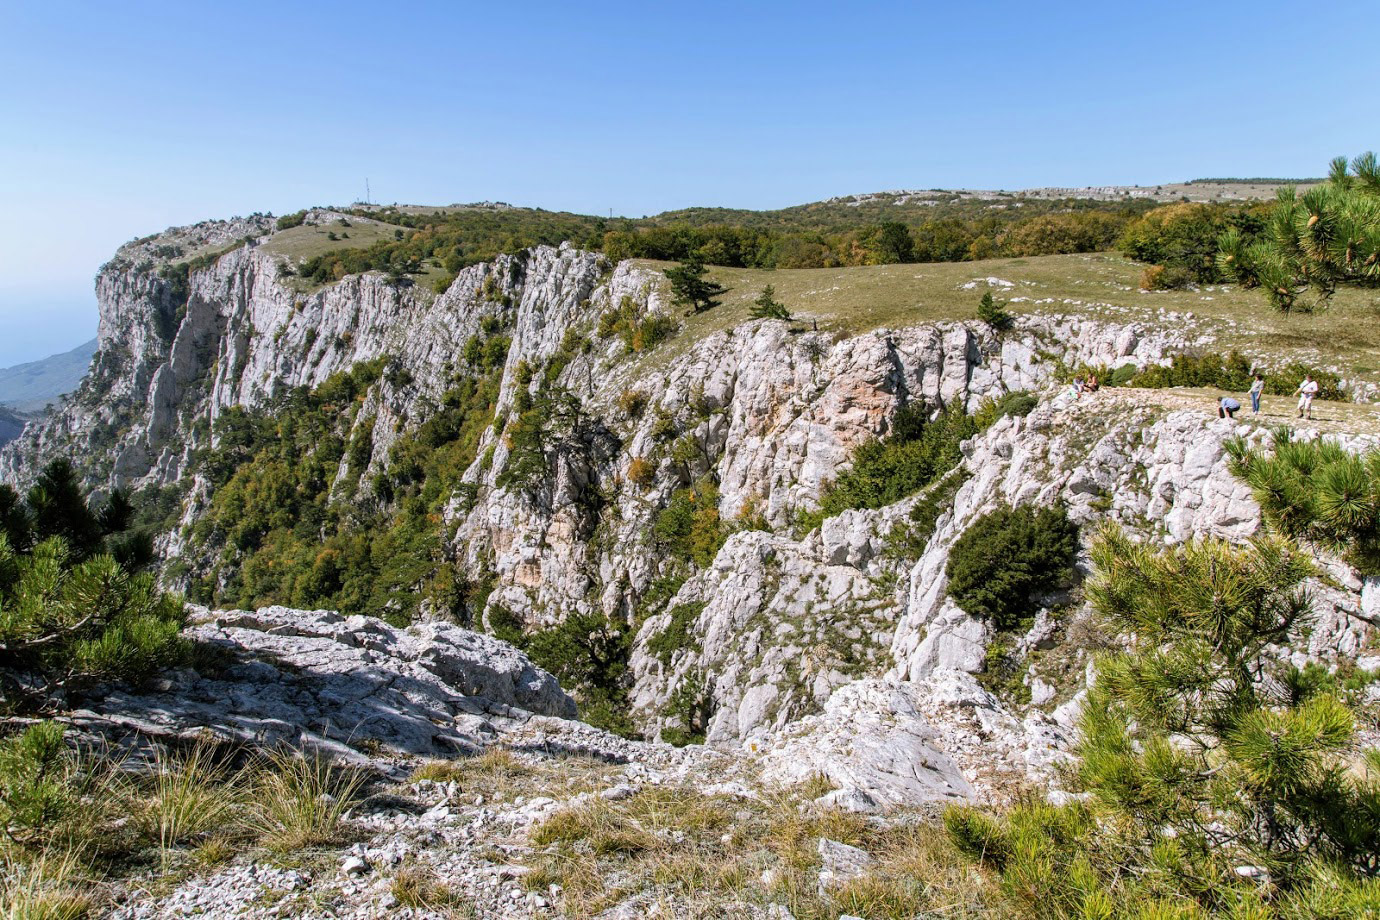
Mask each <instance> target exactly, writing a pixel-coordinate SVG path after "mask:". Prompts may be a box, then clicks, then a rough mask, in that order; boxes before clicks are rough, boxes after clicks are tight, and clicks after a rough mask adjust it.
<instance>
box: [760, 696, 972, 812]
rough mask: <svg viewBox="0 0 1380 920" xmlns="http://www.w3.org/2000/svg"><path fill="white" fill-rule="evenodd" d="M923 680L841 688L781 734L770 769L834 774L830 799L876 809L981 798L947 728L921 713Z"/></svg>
mask: <svg viewBox="0 0 1380 920" xmlns="http://www.w3.org/2000/svg"><path fill="white" fill-rule="evenodd" d="M917 690H918V687H917V686H915V685H903V684H895V683H890V684H889V683H886V682H883V681H877V680H860V681H856V682H854V683H851V684H848V685H847V686H845V687H843V688H841V689H840V690H838V691H836V692H835V693H834V694H833V696H831V697H830V698H829V701H828V702H827V703H826V704H825V708H824V711H823V712H822V713H819V714H817V715H812V716H807V717H806V718H804V719H801V720H800V721H799V722H796V723H795V724H793V725H791V726H790V727H789V728H788V729H786V730H785V731H783V732H782V733H781V734H780V736H779V737H777V738H775V739H773V742H772V744H771V746H770V747H769V749H768V750H767V751H766V753H765V754H764V756H763V761H764V768H763V775H764V776H766V777H767V778H770V779H774V780H777V781H780V782H785V783H798V782H804V781H806V780H808V779H810V778H812V777H815V776H823V777H825V778H827V779H828V780H829V781H830V783H832V784H833V785H834V786H835V787H836V788H835V791H834V792H831V793H829V795H828V796H826V799H827V800H828V801H829V803H830V804H841V805H844V806H845V807H848V808H850V809H852V810H859V811H870V810H882V809H890V808H896V807H898V806H905V805H916V804H919V803H922V802H931V801H962V800H968V799H972V798H974V797H975V793H974V791H973V787H972V786H971V785H970V784H969V783H968V781H967V780H966V779H965V778H964V777H963V774H962V773H961V772H960V770H959V768H958V765H957V764H956V763H954V761H953V759H952V758H950V757H949V756H948V755H947V754H945V753H944V751H943V746H942V741H941V739H940V737H939V732H938V731H936V729H935V728H934V727H933V726H931V725H930V724H929V722H927V721H926V719H925V717H924V716H923V715H922V714H921V711H920V705H919V701H918V700H917V698H916V697H917Z"/></svg>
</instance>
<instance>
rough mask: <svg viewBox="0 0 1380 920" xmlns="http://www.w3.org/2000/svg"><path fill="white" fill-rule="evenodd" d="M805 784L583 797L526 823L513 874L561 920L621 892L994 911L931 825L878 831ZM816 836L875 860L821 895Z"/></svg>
mask: <svg viewBox="0 0 1380 920" xmlns="http://www.w3.org/2000/svg"><path fill="white" fill-rule="evenodd" d="M813 791H815V790H814V789H806V788H804V784H802V786H798V787H796V788H794V789H788V790H782V791H779V792H775V793H768V794H766V795H764V796H763V797H762V798H761V799H759V800H753V801H736V800H727V799H720V798H711V797H706V796H703V795H701V794H700V793H698V792H695V791H694V790H692V789H689V788H684V787H682V788H657V789H648V790H645V791H643V792H641V793H639V794H638V795H636V796H632V797H630V798H628V799H623V800H619V801H606V800H603V799H596V800H591V801H588V802H585V803H583V804H581V805H579V806H577V807H573V808H568V809H564V810H562V811H559V812H557V813H556V814H554V815H552V816H551V817H550V818H549V819H547V821H545V822H544V823H543V824H541V825H539V826H538V827H537V828H535V829H534V831H533V833H532V836H531V842H532V844H533V846H534V847H537V848H539V850H540V851H539V852H538V853H537V854H536V855H534V856H533V858H532V859H533V871H532V873H531V874H529V875H528V876H527V877H526V878H525V880H524V881H525V884H526V885H527V887H529V888H531V889H533V890H544V889H545V888H546V887H547V886H548V885H551V884H559V885H561V886H562V887H563V888H564V889H565V893H564V897H563V903H562V907H563V909H564V911H565V913H566V915H567V916H573V917H585V916H593V915H595V914H597V913H598V912H600V911H602V910H605V909H607V908H609V907H611V906H613V905H615V904H618V903H619V902H620V901H623V900H624V899H626V898H627V897H628V896H629V895H631V894H633V893H639V894H640V895H641V896H643V897H646V898H649V899H651V901H652V902H654V903H657V904H659V905H663V906H664V907H666V908H667V911H668V915H675V916H704V917H711V916H728V915H731V911H730V905H732V904H735V903H738V904H741V903H742V902H744V901H747V902H750V903H754V904H759V905H761V904H767V903H777V904H782V905H784V906H785V907H786V908H787V909H789V910H790V911H791V913H792V914H793V915H794V916H795V917H796V918H798V920H834V918H836V917H838V916H839V915H840V914H845V913H851V914H854V915H856V916H860V917H866V918H895V920H901V918H912V917H915V916H927V915H933V916H943V917H958V918H968V917H979V916H983V917H1000V916H1004V915H1005V914H1004V913H1003V912H1002V910H1001V906H1002V905H1001V903H1000V901H999V896H998V893H997V891H996V889H995V887H993V886H989V885H988V883H987V880H986V879H985V878H984V877H983V876H982V875H981V874H980V873H978V872H976V871H975V870H974V869H973V867H972V865H971V864H970V863H968V862H967V861H966V860H964V859H963V857H962V856H961V855H960V854H959V853H958V852H956V851H955V850H954V849H953V848H952V847H951V846H950V844H949V842H948V839H947V837H946V836H945V834H944V831H943V828H942V827H941V826H939V825H938V823H937V822H932V821H931V822H925V823H916V824H893V825H889V826H887V827H880V826H877V825H874V824H871V823H869V822H868V821H867V820H866V819H865V818H863V817H862V816H860V815H856V814H851V813H848V812H843V811H839V810H834V809H820V808H818V807H815V806H813V805H810V804H809V799H807V798H804V795H808V794H809V792H813ZM821 837H826V838H829V839H831V840H836V841H838V842H840V843H847V844H850V845H854V846H859V847H862V848H864V849H866V850H867V851H868V852H869V853H872V854H873V855H874V856H875V857H876V859H877V863H876V866H875V867H874V869H873V870H872V871H871V872H869V873H868V874H867V875H866V876H864V877H862V878H860V879H858V880H856V881H854V882H852V883H850V884H848V885H845V886H843V887H841V888H839V889H836V890H834V891H831V892H821V891H820V890H819V883H818V871H819V855H818V844H819V839H820V838H821ZM927 912H928V913H927Z"/></svg>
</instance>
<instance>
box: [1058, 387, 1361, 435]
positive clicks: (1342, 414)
mask: <svg viewBox="0 0 1380 920" xmlns="http://www.w3.org/2000/svg"><path fill="white" fill-rule="evenodd" d="M1223 396H1233V397H1235V398H1236V399H1237V400H1238V401H1240V403H1241V405H1242V408H1241V411H1240V412H1238V413H1236V421H1237V423H1238V424H1245V425H1258V426H1261V427H1266V428H1274V427H1277V426H1279V425H1288V426H1289V427H1291V428H1299V429H1304V428H1310V429H1314V430H1317V431H1322V432H1325V433H1329V434H1363V435H1376V436H1380V406H1377V405H1368V404H1357V403H1344V402H1324V401H1322V400H1315V401H1314V402H1313V419H1312V421H1309V420H1307V419H1301V418H1299V417H1298V410H1297V406H1298V400H1297V399H1296V398H1294V397H1289V396H1266V397H1264V398H1263V399H1262V400H1261V401H1260V414H1259V415H1254V414H1252V413H1251V401H1250V397H1248V396H1247V395H1246V394H1244V393H1228V392H1226V391H1224V390H1214V389H1208V388H1190V387H1174V388H1170V389H1153V390H1152V389H1141V388H1137V387H1116V388H1112V387H1108V388H1104V389H1103V390H1101V391H1100V392H1099V393H1098V395H1097V397H1094V398H1099V397H1100V398H1112V399H1115V400H1117V401H1119V402H1130V403H1135V404H1137V405H1156V406H1164V407H1165V408H1166V409H1192V410H1194V411H1197V412H1201V413H1202V414H1203V415H1206V416H1209V417H1216V415H1217V401H1218V400H1219V399H1221V398H1222V397H1223ZM1084 398H1085V399H1086V398H1087V397H1084Z"/></svg>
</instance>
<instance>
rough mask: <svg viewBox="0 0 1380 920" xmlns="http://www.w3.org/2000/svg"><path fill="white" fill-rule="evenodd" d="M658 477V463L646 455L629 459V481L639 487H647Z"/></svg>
mask: <svg viewBox="0 0 1380 920" xmlns="http://www.w3.org/2000/svg"><path fill="white" fill-rule="evenodd" d="M655 478H656V464H655V463H653V462H652V461H651V460H648V459H647V458H646V457H633V458H632V459H631V460H629V461H628V481H629V482H631V483H633V484H634V485H636V486H638V487H639V488H643V489H645V488H647V486H649V485H651V484H652V480H654V479H655Z"/></svg>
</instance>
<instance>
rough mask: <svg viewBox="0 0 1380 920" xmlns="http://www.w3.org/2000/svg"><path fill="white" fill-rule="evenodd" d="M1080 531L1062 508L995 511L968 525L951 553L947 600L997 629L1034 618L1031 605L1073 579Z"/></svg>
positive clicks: (1023, 508) (1029, 507)
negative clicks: (951, 599) (1036, 599)
mask: <svg viewBox="0 0 1380 920" xmlns="http://www.w3.org/2000/svg"><path fill="white" fill-rule="evenodd" d="M1077 551H1078V526H1077V525H1076V524H1074V523H1073V522H1072V521H1070V520H1069V519H1068V514H1067V513H1066V512H1065V510H1064V508H1063V507H1062V506H1054V507H1049V508H1035V507H1033V506H1030V505H1021V506H1020V507H1017V508H1009V507H1003V508H998V509H997V510H995V511H992V512H990V513H988V514H985V515H983V516H982V517H980V518H978V519H977V520H976V521H974V522H973V523H972V524H970V525H969V526H968V529H967V530H965V531H964V532H963V534H962V536H960V537H959V538H958V540H957V541H955V542H954V545H953V549H951V550H950V551H949V561H948V564H947V566H946V568H945V574H946V575H947V577H948V582H949V587H948V591H949V596H950V597H952V598H953V600H954V603H956V604H958V606H959V607H961V608H962V609H963V611H964V612H965V613H967V614H969V615H970V616H975V617H980V618H982V619H985V620H988V621H990V622H991V623H992V624H993V625H994V626H996V628H997V629H999V630H1007V629H1015V628H1016V627H1017V626H1018V625H1020V624H1021V623H1022V622H1023V621H1025V620H1026V619H1028V618H1029V617H1030V616H1031V615H1033V613H1034V611H1033V610H1032V609H1031V603H1032V601H1033V600H1034V599H1035V598H1036V597H1038V596H1039V595H1041V594H1047V593H1049V592H1050V591H1053V590H1055V589H1057V588H1061V587H1064V586H1065V585H1067V584H1068V583H1069V582H1070V581H1071V580H1072V579H1073V562H1074V556H1075V554H1076V553H1077Z"/></svg>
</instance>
